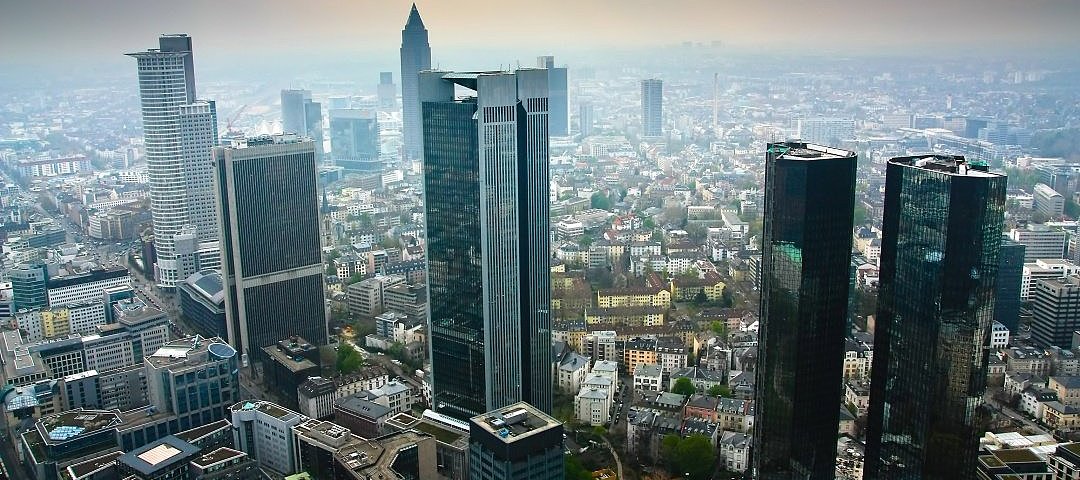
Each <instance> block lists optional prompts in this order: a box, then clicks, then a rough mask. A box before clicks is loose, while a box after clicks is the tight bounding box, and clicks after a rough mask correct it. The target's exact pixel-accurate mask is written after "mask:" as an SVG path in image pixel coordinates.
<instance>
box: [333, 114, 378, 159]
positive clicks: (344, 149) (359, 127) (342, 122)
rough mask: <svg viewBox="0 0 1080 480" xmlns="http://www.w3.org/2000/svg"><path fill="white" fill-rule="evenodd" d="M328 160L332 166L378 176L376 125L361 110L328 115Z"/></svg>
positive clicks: (373, 115) (372, 117)
mask: <svg viewBox="0 0 1080 480" xmlns="http://www.w3.org/2000/svg"><path fill="white" fill-rule="evenodd" d="M330 156H331V157H332V158H333V159H334V165H337V166H339V167H343V168H345V170H347V171H355V172H380V171H382V161H380V160H379V121H378V118H377V116H376V115H375V112H373V111H370V110H362V109H347V110H331V111H330Z"/></svg>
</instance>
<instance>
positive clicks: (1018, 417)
mask: <svg viewBox="0 0 1080 480" xmlns="http://www.w3.org/2000/svg"><path fill="white" fill-rule="evenodd" d="M983 401H985V402H986V403H987V404H988V405H991V406H993V407H994V408H995V409H997V410H999V411H1001V413H1003V414H1005V416H1006V417H1009V418H1011V419H1013V420H1015V421H1018V422H1020V423H1022V424H1023V425H1024V426H1025V427H1028V428H1030V429H1032V430H1034V431H1035V432H1036V433H1038V434H1040V435H1051V436H1052V435H1053V433H1052V432H1049V431H1047V430H1046V429H1045V428H1043V427H1042V426H1040V425H1038V424H1036V423H1035V422H1033V421H1031V420H1030V419H1029V418H1027V416H1026V415H1024V414H1023V413H1021V412H1018V411H1016V410H1013V409H1012V408H1010V407H1009V406H1008V405H1004V404H1002V403H999V402H998V401H996V400H994V398H993V396H992V395H990V394H989V393H988V394H986V395H984V396H983Z"/></svg>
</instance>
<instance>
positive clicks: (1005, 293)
mask: <svg viewBox="0 0 1080 480" xmlns="http://www.w3.org/2000/svg"><path fill="white" fill-rule="evenodd" d="M1025 249H1026V247H1024V245H1023V244H1020V243H1016V242H1014V241H1012V240H1011V239H1009V237H1007V236H1005V235H1002V238H1001V248H999V249H998V275H997V287H996V289H995V292H994V321H995V322H998V323H1000V324H1002V325H1005V326H1006V327H1008V329H1009V331H1010V332H1012V334H1013V335H1016V334H1017V333H1019V330H1017V324H1018V322H1019V321H1020V290H1021V287H1022V285H1023V281H1024V250H1025Z"/></svg>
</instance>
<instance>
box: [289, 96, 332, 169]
mask: <svg viewBox="0 0 1080 480" xmlns="http://www.w3.org/2000/svg"><path fill="white" fill-rule="evenodd" d="M281 129H282V131H283V132H284V133H294V134H296V135H301V136H305V137H308V138H310V139H311V140H312V141H314V142H315V154H316V155H317V156H318V157H322V153H323V130H322V104H321V103H319V102H315V101H312V100H311V91H310V90H282V91H281Z"/></svg>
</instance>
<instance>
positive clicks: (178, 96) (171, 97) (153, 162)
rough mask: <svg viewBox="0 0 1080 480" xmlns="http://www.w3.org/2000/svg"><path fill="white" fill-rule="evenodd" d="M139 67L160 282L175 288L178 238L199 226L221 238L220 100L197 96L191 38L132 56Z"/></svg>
mask: <svg viewBox="0 0 1080 480" xmlns="http://www.w3.org/2000/svg"><path fill="white" fill-rule="evenodd" d="M128 56H131V57H134V58H135V59H136V61H137V64H138V74H139V98H140V101H141V104H142V119H143V136H144V144H145V150H146V164H147V173H148V174H149V177H150V201H151V211H152V213H153V218H154V249H155V250H154V252H155V255H156V258H157V261H156V263H155V267H154V278H155V279H156V281H157V284H158V286H160V287H162V288H167V289H172V288H175V287H176V284H177V282H180V281H182V280H183V278H180V274H179V273H178V267H177V263H176V251H175V243H174V242H175V240H174V236H175V235H177V234H178V233H180V231H181V230H182V229H183V228H184V227H185V226H189V225H192V226H195V227H196V228H197V229H198V235H199V238H200V239H201V240H204V241H211V242H212V241H216V240H217V239H218V231H217V219H216V213H215V210H214V207H215V205H214V203H213V181H214V175H213V165H212V160H211V157H210V154H209V152H210V149H211V148H213V147H214V146H215V145H217V141H218V131H217V111H216V107H215V104H214V102H212V101H203V100H197V99H196V98H195V74H194V63H193V59H192V50H191V37H189V36H187V35H164V36H162V37H161V38H160V39H159V48H157V49H151V50H147V51H145V52H138V53H130V54H128Z"/></svg>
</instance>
